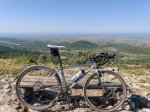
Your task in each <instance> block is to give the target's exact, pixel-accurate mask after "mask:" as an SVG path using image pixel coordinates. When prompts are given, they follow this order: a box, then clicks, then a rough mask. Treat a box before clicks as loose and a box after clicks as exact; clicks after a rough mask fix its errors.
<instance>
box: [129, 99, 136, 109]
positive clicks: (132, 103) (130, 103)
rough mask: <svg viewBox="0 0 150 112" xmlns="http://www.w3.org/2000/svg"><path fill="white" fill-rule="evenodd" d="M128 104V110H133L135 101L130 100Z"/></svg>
mask: <svg viewBox="0 0 150 112" xmlns="http://www.w3.org/2000/svg"><path fill="white" fill-rule="evenodd" d="M128 104H129V106H130V110H134V109H135V103H134V102H133V101H130V102H129V103H128Z"/></svg>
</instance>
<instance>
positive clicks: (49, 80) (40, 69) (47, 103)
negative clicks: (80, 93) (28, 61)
mask: <svg viewBox="0 0 150 112" xmlns="http://www.w3.org/2000/svg"><path fill="white" fill-rule="evenodd" d="M60 92H61V80H60V78H59V76H58V74H57V73H56V72H55V71H54V70H52V69H50V68H47V67H44V66H33V67H30V68H27V69H26V70H24V71H23V72H22V73H21V74H20V75H19V77H18V79H17V82H16V94H17V97H18V99H19V100H20V102H21V103H23V104H24V105H25V106H26V107H28V108H31V109H33V110H44V109H47V108H51V107H52V106H53V105H54V104H55V103H56V101H57V99H58V95H59V93H60Z"/></svg>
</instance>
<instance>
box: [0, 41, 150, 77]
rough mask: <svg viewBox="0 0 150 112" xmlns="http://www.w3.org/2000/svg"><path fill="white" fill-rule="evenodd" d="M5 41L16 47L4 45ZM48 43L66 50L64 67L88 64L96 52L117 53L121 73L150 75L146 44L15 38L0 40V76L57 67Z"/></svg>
mask: <svg viewBox="0 0 150 112" xmlns="http://www.w3.org/2000/svg"><path fill="white" fill-rule="evenodd" d="M1 41H2V42H1ZM3 41H9V42H11V43H17V44H16V45H15V44H9V43H4V42H3ZM47 44H56V45H57V44H58V45H65V46H66V49H62V50H61V56H62V60H63V64H64V65H70V64H81V63H86V62H89V61H90V60H91V57H92V56H93V55H94V54H96V53H99V52H110V53H115V54H116V60H115V64H116V66H118V67H119V68H120V69H121V70H123V71H124V70H126V71H125V72H128V73H130V74H136V75H150V71H149V69H150V64H149V63H150V57H149V55H150V47H149V46H147V45H145V46H144V45H142V46H141V45H140V44H139V45H137V43H136V44H133V43H132V44H131V42H129V43H128V42H124V43H121V42H120V43H118V42H114V41H97V42H89V41H83V40H81V41H75V42H63V41H61V42H59V43H56V42H55V41H52V40H49V39H41V40H36V39H29V40H27V39H26V40H19V39H12V38H10V39H9V38H0V74H14V75H16V74H18V73H19V72H20V71H21V70H22V69H23V68H24V67H26V66H29V65H36V64H42V65H47V66H54V65H57V63H58V62H57V60H56V59H55V58H54V57H53V56H52V55H51V54H50V53H49V51H48V48H47V47H46V45H47ZM109 66H110V65H109Z"/></svg>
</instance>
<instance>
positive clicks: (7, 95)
mask: <svg viewBox="0 0 150 112" xmlns="http://www.w3.org/2000/svg"><path fill="white" fill-rule="evenodd" d="M123 78H124V80H125V81H126V83H127V85H128V99H127V100H126V102H125V104H124V105H123V107H122V109H120V110H118V111H120V112H150V76H136V75H129V74H123ZM129 91H130V92H129ZM64 107H65V106H64ZM61 108H62V107H61ZM28 111H29V112H37V111H33V110H28ZM72 111H73V112H90V111H91V110H90V109H89V108H77V109H74V110H68V112H72ZM0 112H27V109H26V108H25V107H23V106H20V104H19V102H18V100H17V97H16V95H15V78H3V79H0Z"/></svg>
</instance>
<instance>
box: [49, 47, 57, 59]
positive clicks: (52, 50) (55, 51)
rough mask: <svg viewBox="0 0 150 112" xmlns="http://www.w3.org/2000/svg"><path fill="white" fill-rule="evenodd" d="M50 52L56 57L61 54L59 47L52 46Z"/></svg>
mask: <svg viewBox="0 0 150 112" xmlns="http://www.w3.org/2000/svg"><path fill="white" fill-rule="evenodd" d="M50 52H51V54H52V55H53V56H54V57H57V56H59V51H58V48H50Z"/></svg>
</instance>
